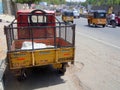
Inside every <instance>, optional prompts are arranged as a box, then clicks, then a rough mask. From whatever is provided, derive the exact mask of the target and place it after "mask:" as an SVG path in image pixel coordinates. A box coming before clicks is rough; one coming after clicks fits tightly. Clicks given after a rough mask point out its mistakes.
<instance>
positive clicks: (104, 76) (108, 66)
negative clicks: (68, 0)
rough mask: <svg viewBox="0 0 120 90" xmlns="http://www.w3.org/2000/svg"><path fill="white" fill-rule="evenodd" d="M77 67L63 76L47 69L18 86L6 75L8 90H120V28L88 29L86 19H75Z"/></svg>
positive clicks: (34, 73) (7, 73)
mask: <svg viewBox="0 0 120 90" xmlns="http://www.w3.org/2000/svg"><path fill="white" fill-rule="evenodd" d="M74 23H75V24H76V51H75V53H76V54H75V66H70V67H68V68H67V72H66V73H65V75H64V76H60V75H59V74H57V73H56V71H55V70H53V69H51V68H49V69H48V68H45V69H44V70H43V69H42V70H41V69H40V70H36V71H34V72H32V73H30V76H29V77H28V79H27V80H26V81H23V82H18V81H17V80H16V79H15V78H14V76H12V74H11V73H10V72H9V71H7V72H6V75H5V90H56V89H57V90H62V89H64V90H120V55H119V53H120V48H119V47H120V40H119V38H120V30H119V28H120V27H117V28H111V27H105V28H101V27H97V28H94V27H88V26H87V20H86V19H84V18H80V19H75V22H74Z"/></svg>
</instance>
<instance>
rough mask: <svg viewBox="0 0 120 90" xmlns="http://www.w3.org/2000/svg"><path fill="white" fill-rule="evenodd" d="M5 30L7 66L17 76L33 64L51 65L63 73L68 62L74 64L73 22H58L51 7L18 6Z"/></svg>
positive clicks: (34, 65) (23, 75)
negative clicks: (18, 8)
mask: <svg viewBox="0 0 120 90" xmlns="http://www.w3.org/2000/svg"><path fill="white" fill-rule="evenodd" d="M4 31H5V34H6V40H7V47H8V52H7V56H8V65H9V68H10V70H11V71H12V72H14V73H15V75H16V76H18V77H20V78H21V77H22V78H23V77H24V78H25V76H26V75H25V72H26V69H31V68H33V67H41V66H46V65H52V66H53V67H54V68H56V69H58V70H59V71H61V72H62V73H63V74H64V73H65V71H66V65H67V64H68V62H71V64H74V55H75V25H74V24H66V23H64V22H60V21H59V20H57V19H56V18H55V13H54V12H53V11H43V10H20V11H18V12H17V18H16V19H15V20H14V21H13V22H12V23H11V24H10V25H8V26H5V27H4Z"/></svg>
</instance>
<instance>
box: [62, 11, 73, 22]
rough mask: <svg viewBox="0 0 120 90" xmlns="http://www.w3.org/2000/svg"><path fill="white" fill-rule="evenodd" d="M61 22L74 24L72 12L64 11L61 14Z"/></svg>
mask: <svg viewBox="0 0 120 90" xmlns="http://www.w3.org/2000/svg"><path fill="white" fill-rule="evenodd" d="M62 20H63V21H64V22H72V23H73V22H74V15H73V12H72V11H64V12H63V13H62Z"/></svg>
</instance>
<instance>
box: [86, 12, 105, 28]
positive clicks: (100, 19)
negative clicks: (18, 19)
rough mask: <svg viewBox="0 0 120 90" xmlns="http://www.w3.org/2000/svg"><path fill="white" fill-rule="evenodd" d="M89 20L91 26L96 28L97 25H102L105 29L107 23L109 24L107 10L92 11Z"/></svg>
mask: <svg viewBox="0 0 120 90" xmlns="http://www.w3.org/2000/svg"><path fill="white" fill-rule="evenodd" d="M87 19H88V25H89V26H90V25H91V24H92V25H94V26H95V27H96V26H97V25H102V26H103V27H105V25H106V22H107V21H106V11H105V10H91V11H90V12H89V13H88V16H87Z"/></svg>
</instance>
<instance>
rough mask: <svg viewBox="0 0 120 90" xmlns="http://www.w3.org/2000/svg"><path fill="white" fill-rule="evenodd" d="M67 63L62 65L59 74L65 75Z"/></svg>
mask: <svg viewBox="0 0 120 90" xmlns="http://www.w3.org/2000/svg"><path fill="white" fill-rule="evenodd" d="M66 65H67V63H62V68H60V69H58V72H59V74H61V75H64V74H65V72H66Z"/></svg>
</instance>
